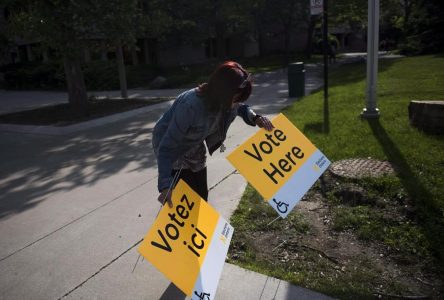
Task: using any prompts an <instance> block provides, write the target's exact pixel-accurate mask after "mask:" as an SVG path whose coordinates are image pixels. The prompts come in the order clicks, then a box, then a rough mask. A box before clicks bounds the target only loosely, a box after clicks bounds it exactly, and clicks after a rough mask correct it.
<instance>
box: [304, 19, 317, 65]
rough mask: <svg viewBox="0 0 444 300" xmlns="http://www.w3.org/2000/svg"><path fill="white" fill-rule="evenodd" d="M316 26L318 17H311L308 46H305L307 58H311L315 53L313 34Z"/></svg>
mask: <svg viewBox="0 0 444 300" xmlns="http://www.w3.org/2000/svg"><path fill="white" fill-rule="evenodd" d="M315 25H316V16H310V22H309V24H308V33H307V44H306V45H305V56H306V57H307V58H311V53H312V52H313V33H314V29H315Z"/></svg>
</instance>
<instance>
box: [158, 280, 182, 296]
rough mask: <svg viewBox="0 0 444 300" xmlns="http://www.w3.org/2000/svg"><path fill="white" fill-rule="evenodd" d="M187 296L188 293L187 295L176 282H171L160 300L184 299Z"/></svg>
mask: <svg viewBox="0 0 444 300" xmlns="http://www.w3.org/2000/svg"><path fill="white" fill-rule="evenodd" d="M186 297H187V295H185V294H184V293H183V292H182V291H181V290H180V289H178V288H177V287H176V286H175V285H174V283H172V282H171V283H170V285H169V286H168V288H167V289H166V290H165V292H163V294H162V296H161V297H160V298H159V300H184V299H186Z"/></svg>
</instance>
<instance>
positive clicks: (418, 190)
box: [368, 120, 444, 265]
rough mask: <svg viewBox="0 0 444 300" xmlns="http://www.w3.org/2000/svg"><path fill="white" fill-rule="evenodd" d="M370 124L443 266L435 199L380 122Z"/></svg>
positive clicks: (441, 225)
mask: <svg viewBox="0 0 444 300" xmlns="http://www.w3.org/2000/svg"><path fill="white" fill-rule="evenodd" d="M368 124H369V126H370V128H371V130H372V132H373V134H374V136H375V138H376V139H377V141H378V142H379V144H380V145H381V147H382V149H383V151H384V153H385V155H386V156H387V158H388V160H389V161H390V162H391V163H393V164H394V165H395V167H396V171H397V173H398V177H399V179H400V180H401V183H402V185H403V187H404V188H405V190H406V191H407V193H408V195H409V197H410V198H411V199H412V200H414V203H415V206H416V208H417V209H418V217H419V221H420V223H421V225H422V227H423V233H424V236H425V237H426V238H427V240H428V242H429V244H430V245H431V247H432V250H433V251H434V252H435V254H436V255H437V257H438V259H439V263H440V264H441V265H443V264H444V249H443V248H442V245H443V244H444V238H443V236H442V232H444V222H443V217H442V215H440V210H438V209H436V207H434V206H433V203H431V200H430V199H433V196H432V195H431V194H430V192H429V191H428V190H427V188H426V187H424V185H423V184H422V183H421V178H419V177H418V176H417V175H416V174H415V172H413V170H412V169H411V167H410V164H409V162H408V161H407V160H406V158H405V157H404V156H403V155H402V152H401V151H400V150H399V148H398V146H397V145H396V144H395V143H394V142H393V140H392V139H391V138H390V136H389V134H388V133H387V131H386V130H385V128H384V127H383V126H382V125H381V123H380V122H379V120H368Z"/></svg>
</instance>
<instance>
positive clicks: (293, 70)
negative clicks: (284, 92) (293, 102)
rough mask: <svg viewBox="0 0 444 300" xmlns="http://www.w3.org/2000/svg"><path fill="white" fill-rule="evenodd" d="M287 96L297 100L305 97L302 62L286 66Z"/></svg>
mask: <svg viewBox="0 0 444 300" xmlns="http://www.w3.org/2000/svg"><path fill="white" fill-rule="evenodd" d="M288 95H289V96H290V97H298V98H299V97H303V96H304V95H305V69H304V63H303V62H296V63H292V64H289V65H288Z"/></svg>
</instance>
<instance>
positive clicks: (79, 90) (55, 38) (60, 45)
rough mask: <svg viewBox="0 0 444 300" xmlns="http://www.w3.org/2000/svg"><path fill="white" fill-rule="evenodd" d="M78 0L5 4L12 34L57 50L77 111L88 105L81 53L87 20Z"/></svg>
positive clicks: (26, 1) (37, 0)
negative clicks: (81, 65) (76, 0)
mask: <svg viewBox="0 0 444 300" xmlns="http://www.w3.org/2000/svg"><path fill="white" fill-rule="evenodd" d="M79 2H80V1H79ZM79 2H74V1H61V0H32V1H31V0H18V1H10V2H8V3H7V6H8V8H9V11H10V13H11V15H10V18H9V22H10V23H9V25H10V30H11V32H12V33H13V34H17V35H19V36H21V37H23V38H25V39H29V40H37V41H39V42H40V43H42V44H43V45H45V46H48V47H51V48H53V49H56V50H57V51H58V53H59V54H60V56H61V58H62V60H63V66H64V69H65V74H66V83H67V88H68V100H69V102H70V103H71V105H72V106H73V107H74V108H75V109H76V110H77V111H83V110H85V109H86V106H87V94H86V87H85V81H84V78H83V73H82V70H81V67H80V53H81V47H82V44H83V41H84V38H85V37H86V36H87V35H88V26H89V21H90V20H89V16H88V9H87V5H85V2H84V1H82V2H80V3H79Z"/></svg>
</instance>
